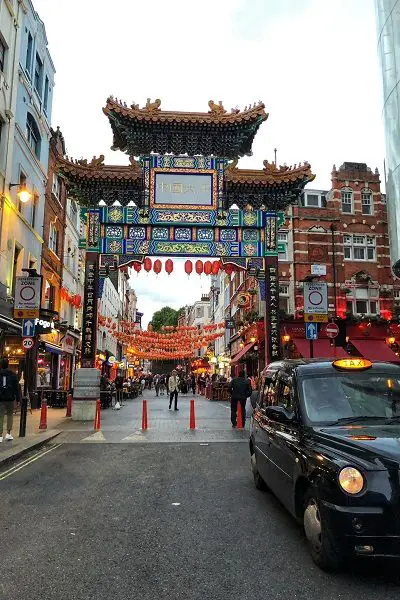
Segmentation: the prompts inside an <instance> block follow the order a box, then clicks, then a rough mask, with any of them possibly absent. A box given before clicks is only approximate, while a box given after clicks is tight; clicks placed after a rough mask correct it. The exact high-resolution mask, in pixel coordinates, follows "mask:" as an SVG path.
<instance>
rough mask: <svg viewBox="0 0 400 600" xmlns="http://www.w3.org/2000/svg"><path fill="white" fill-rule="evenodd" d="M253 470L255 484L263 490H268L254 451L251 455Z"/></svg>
mask: <svg viewBox="0 0 400 600" xmlns="http://www.w3.org/2000/svg"><path fill="white" fill-rule="evenodd" d="M251 470H252V472H253V478H254V485H255V486H256V488H257V489H258V490H261V491H262V492H263V491H265V490H267V489H268V486H267V484H266V483H265V481H264V479H263V478H262V477H261V475H260V472H259V470H258V468H257V458H256V455H255V452H253V454H252V455H251Z"/></svg>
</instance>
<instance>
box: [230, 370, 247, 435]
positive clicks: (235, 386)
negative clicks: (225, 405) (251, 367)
mask: <svg viewBox="0 0 400 600" xmlns="http://www.w3.org/2000/svg"><path fill="white" fill-rule="evenodd" d="M229 391H230V393H231V423H232V427H236V425H237V406H238V402H240V406H241V409H242V424H243V427H244V424H245V421H246V400H247V398H248V397H249V396H251V392H252V389H251V385H250V381H249V380H248V379H247V378H246V377H245V372H244V371H240V372H239V377H234V378H233V379H232V381H231V383H230V384H229Z"/></svg>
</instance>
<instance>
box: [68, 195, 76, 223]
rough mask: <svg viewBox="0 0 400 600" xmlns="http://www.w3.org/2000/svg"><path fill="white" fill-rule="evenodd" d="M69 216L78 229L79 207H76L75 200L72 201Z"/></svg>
mask: <svg viewBox="0 0 400 600" xmlns="http://www.w3.org/2000/svg"><path fill="white" fill-rule="evenodd" d="M69 215H70V217H71V221H72V223H73V224H74V225H75V227H76V225H77V217H78V207H77V205H76V202H74V201H73V200H71V205H70V211H69Z"/></svg>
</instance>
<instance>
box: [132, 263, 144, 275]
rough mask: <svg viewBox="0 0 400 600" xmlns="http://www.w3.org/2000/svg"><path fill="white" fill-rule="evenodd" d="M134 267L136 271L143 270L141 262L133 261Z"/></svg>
mask: <svg viewBox="0 0 400 600" xmlns="http://www.w3.org/2000/svg"><path fill="white" fill-rule="evenodd" d="M133 268H134V269H135V271H136V273H139V272H140V271H141V270H142V265H141V264H140V263H137V262H135V263H133Z"/></svg>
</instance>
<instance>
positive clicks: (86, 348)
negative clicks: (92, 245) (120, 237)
mask: <svg viewBox="0 0 400 600" xmlns="http://www.w3.org/2000/svg"><path fill="white" fill-rule="evenodd" d="M98 257H99V255H98V254H97V253H95V252H87V253H86V270H85V301H84V306H83V324H82V367H84V368H90V367H94V366H95V361H96V349H97V339H96V338H97V288H98V284H99V263H98V260H99V259H98Z"/></svg>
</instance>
